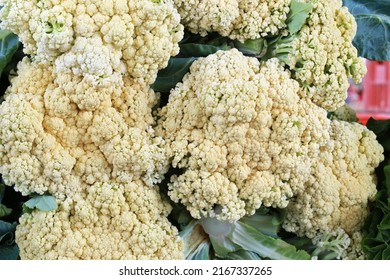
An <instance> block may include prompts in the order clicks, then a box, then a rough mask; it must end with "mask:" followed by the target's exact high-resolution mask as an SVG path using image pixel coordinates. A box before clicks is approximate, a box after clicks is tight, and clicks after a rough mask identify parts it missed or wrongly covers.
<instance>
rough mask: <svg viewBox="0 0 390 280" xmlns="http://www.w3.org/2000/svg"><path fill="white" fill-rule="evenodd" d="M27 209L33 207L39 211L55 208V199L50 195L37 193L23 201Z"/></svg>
mask: <svg viewBox="0 0 390 280" xmlns="http://www.w3.org/2000/svg"><path fill="white" fill-rule="evenodd" d="M24 205H25V206H26V207H27V208H29V209H35V208H37V209H38V210H41V211H45V212H48V211H53V210H55V209H56V208H57V202H56V199H55V198H54V197H53V196H51V195H37V196H34V197H32V198H31V199H30V200H28V201H27V202H25V203H24Z"/></svg>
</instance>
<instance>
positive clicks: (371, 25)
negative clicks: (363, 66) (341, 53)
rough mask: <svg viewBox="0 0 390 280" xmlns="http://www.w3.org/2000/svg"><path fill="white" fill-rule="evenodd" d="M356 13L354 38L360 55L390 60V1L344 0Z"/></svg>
mask: <svg viewBox="0 0 390 280" xmlns="http://www.w3.org/2000/svg"><path fill="white" fill-rule="evenodd" d="M343 4H344V5H345V6H347V7H348V10H349V11H350V12H351V13H352V14H353V15H354V17H355V19H356V23H357V33H356V36H355V38H354V40H353V44H354V46H355V47H356V48H357V49H358V52H359V55H360V56H363V57H365V58H368V59H371V60H377V61H383V60H390V1H388V0H370V1H367V0H343Z"/></svg>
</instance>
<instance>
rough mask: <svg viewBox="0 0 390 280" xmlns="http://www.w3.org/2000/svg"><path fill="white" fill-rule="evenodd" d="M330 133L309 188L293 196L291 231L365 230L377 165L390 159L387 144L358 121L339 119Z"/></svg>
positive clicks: (288, 221) (287, 224)
mask: <svg viewBox="0 0 390 280" xmlns="http://www.w3.org/2000/svg"><path fill="white" fill-rule="evenodd" d="M330 136H331V141H330V142H329V145H328V146H327V147H324V148H323V151H322V152H321V153H320V154H319V155H318V162H317V163H316V165H313V167H314V168H313V172H312V174H311V179H310V180H309V181H308V182H306V184H305V191H304V192H303V193H301V194H298V195H297V196H295V197H293V198H292V199H291V200H290V203H289V205H288V207H287V218H286V221H285V223H284V225H283V227H284V228H285V229H286V230H287V231H292V232H295V233H297V234H298V235H305V236H308V237H313V236H314V235H315V234H316V233H317V232H318V231H321V232H331V231H333V230H335V229H336V228H341V229H342V230H344V231H345V232H346V233H347V234H348V235H350V236H352V235H353V234H354V233H356V232H360V231H361V229H362V226H363V223H364V220H365V218H366V216H367V214H368V202H369V201H372V200H373V199H374V197H375V194H376V177H375V173H374V170H375V168H376V167H377V166H378V165H379V163H380V162H381V161H382V160H383V158H384V157H383V147H382V146H381V145H380V144H379V143H378V142H377V141H376V137H375V134H374V133H373V132H372V131H370V130H368V129H367V128H366V127H365V126H363V125H361V124H358V123H349V122H345V121H339V120H333V121H332V123H331V130H330Z"/></svg>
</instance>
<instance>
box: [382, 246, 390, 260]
mask: <svg viewBox="0 0 390 280" xmlns="http://www.w3.org/2000/svg"><path fill="white" fill-rule="evenodd" d="M381 259H382V260H390V246H389V245H387V248H386V249H384V250H383V253H382V258H381Z"/></svg>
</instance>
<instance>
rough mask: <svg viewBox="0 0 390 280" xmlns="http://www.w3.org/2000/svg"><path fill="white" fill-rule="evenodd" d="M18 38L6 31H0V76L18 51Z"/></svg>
mask: <svg viewBox="0 0 390 280" xmlns="http://www.w3.org/2000/svg"><path fill="white" fill-rule="evenodd" d="M18 47H19V38H18V37H17V36H16V35H15V34H13V33H12V32H10V31H8V30H0V76H1V74H2V73H3V70H4V68H5V67H6V66H7V64H8V63H10V61H11V59H12V56H13V55H14V54H15V52H16V51H17V50H18Z"/></svg>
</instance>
